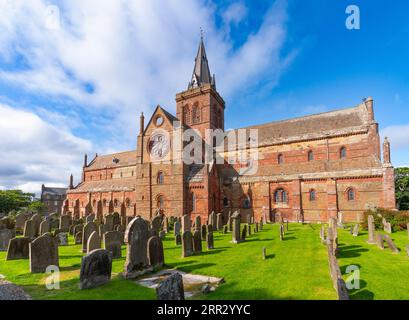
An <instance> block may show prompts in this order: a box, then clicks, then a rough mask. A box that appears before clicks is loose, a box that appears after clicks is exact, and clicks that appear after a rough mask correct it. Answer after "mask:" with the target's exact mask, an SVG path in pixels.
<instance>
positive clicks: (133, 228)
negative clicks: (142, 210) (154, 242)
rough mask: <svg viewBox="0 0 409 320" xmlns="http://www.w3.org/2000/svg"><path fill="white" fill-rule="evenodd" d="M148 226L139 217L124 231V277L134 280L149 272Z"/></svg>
mask: <svg viewBox="0 0 409 320" xmlns="http://www.w3.org/2000/svg"><path fill="white" fill-rule="evenodd" d="M149 236H150V234H149V225H148V223H147V222H146V221H145V220H144V219H142V218H141V217H136V218H134V219H133V220H132V221H131V222H130V223H129V224H128V226H127V228H126V231H125V242H126V243H127V246H126V262H125V266H124V269H125V270H124V277H125V278H126V279H129V278H134V277H136V276H139V275H141V274H143V273H145V272H146V271H148V270H149V268H148V267H149V265H148V254H147V243H148V239H149Z"/></svg>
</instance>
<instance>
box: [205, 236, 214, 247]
mask: <svg viewBox="0 0 409 320" xmlns="http://www.w3.org/2000/svg"><path fill="white" fill-rule="evenodd" d="M206 244H207V249H208V250H209V249H214V239H213V232H209V233H208V234H206Z"/></svg>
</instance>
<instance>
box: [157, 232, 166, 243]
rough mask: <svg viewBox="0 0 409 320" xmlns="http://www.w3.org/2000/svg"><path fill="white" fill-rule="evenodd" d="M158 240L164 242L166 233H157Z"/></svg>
mask: <svg viewBox="0 0 409 320" xmlns="http://www.w3.org/2000/svg"><path fill="white" fill-rule="evenodd" d="M158 237H159V239H160V240H161V241H162V240H164V239H165V237H166V233H165V231H164V230H161V231H159V236H158Z"/></svg>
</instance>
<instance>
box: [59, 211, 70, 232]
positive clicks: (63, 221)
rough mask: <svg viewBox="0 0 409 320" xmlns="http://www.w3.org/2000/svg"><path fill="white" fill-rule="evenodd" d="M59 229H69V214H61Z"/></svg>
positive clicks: (66, 230)
mask: <svg viewBox="0 0 409 320" xmlns="http://www.w3.org/2000/svg"><path fill="white" fill-rule="evenodd" d="M59 229H61V230H63V231H64V232H68V231H69V230H70V216H69V215H63V216H61V217H60V226H59Z"/></svg>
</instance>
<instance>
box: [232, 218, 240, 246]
mask: <svg viewBox="0 0 409 320" xmlns="http://www.w3.org/2000/svg"><path fill="white" fill-rule="evenodd" d="M230 218H231V219H232V224H233V239H232V242H233V243H239V242H240V218H241V217H240V213H239V212H238V211H236V212H235V213H233V214H232V215H231V217H230Z"/></svg>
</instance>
